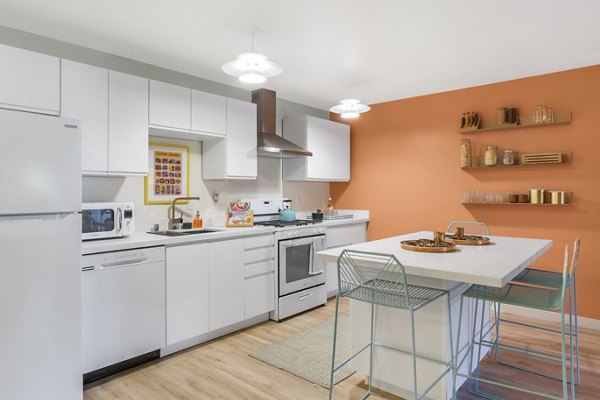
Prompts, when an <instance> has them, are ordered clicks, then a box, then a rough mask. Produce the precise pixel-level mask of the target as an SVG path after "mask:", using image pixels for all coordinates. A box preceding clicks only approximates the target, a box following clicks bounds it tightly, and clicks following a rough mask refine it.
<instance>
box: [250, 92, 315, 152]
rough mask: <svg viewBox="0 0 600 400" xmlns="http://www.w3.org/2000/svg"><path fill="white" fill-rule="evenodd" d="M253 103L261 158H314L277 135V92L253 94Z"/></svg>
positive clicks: (258, 150)
mask: <svg viewBox="0 0 600 400" xmlns="http://www.w3.org/2000/svg"><path fill="white" fill-rule="evenodd" d="M252 102H253V103H254V104H256V106H257V107H256V109H257V112H258V118H257V122H258V149H257V153H258V156H259V157H271V158H288V157H312V153H311V152H310V151H307V150H305V149H303V148H302V147H300V146H298V145H296V144H294V143H292V142H290V141H289V140H287V139H284V138H282V137H281V136H279V135H277V133H275V102H276V98H275V92H274V91H272V90H269V89H258V90H254V91H253V92H252Z"/></svg>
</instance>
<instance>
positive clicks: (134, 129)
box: [84, 71, 148, 175]
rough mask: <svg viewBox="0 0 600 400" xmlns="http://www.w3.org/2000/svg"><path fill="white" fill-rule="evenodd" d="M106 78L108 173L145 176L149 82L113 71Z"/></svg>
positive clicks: (146, 170)
mask: <svg viewBox="0 0 600 400" xmlns="http://www.w3.org/2000/svg"><path fill="white" fill-rule="evenodd" d="M108 77H109V79H108V83H109V90H108V93H109V97H108V116H109V118H108V132H109V140H108V173H109V174H112V175H121V174H122V175H137V174H139V175H145V174H147V172H148V79H146V78H142V77H139V76H134V75H128V74H124V73H121V72H116V71H109V75H108ZM84 129H85V128H84Z"/></svg>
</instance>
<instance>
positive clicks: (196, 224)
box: [192, 211, 202, 229]
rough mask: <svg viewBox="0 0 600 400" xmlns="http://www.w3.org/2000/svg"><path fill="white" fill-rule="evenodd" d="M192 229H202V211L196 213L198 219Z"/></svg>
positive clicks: (195, 219)
mask: <svg viewBox="0 0 600 400" xmlns="http://www.w3.org/2000/svg"><path fill="white" fill-rule="evenodd" d="M192 227H193V228H194V229H200V228H202V218H200V211H196V218H194V222H193V225H192Z"/></svg>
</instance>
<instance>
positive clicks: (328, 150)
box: [283, 116, 350, 182]
mask: <svg viewBox="0 0 600 400" xmlns="http://www.w3.org/2000/svg"><path fill="white" fill-rule="evenodd" d="M283 137H285V138H286V139H288V140H290V141H292V142H294V143H295V144H297V145H299V146H301V147H303V148H305V149H307V150H308V151H310V152H312V153H313V156H312V157H295V158H286V159H284V160H283V179H284V180H288V181H326V182H348V181H349V180H350V126H349V125H346V124H340V123H339V122H334V121H329V120H326V119H322V118H316V117H311V116H303V117H299V118H284V120H283Z"/></svg>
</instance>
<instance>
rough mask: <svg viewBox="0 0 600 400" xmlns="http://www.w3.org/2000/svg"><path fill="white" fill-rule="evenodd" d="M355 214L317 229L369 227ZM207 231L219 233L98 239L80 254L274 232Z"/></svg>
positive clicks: (265, 228) (364, 217)
mask: <svg viewBox="0 0 600 400" xmlns="http://www.w3.org/2000/svg"><path fill="white" fill-rule="evenodd" d="M344 212H347V213H352V215H353V218H349V219H341V220H334V221H323V222H322V223H318V224H315V225H318V226H337V225H348V224H357V223H366V222H368V221H369V212H368V211H365V210H356V211H352V210H344ZM297 215H298V217H299V218H305V217H306V212H301V213H297ZM204 228H205V229H210V230H216V231H218V232H211V233H202V234H196V235H189V236H176V237H173V236H161V235H154V234H150V233H146V232H137V233H135V234H134V235H131V236H128V237H124V238H117V239H99V240H89V241H85V242H82V244H81V254H82V255H86V254H94V253H105V252H108V251H120V250H129V249H135V248H142V247H152V246H178V245H183V244H192V243H200V242H212V241H218V240H228V239H235V238H240V237H246V236H258V235H268V234H273V232H274V228H273V227H270V226H258V225H256V226H253V227H249V228H227V227H224V226H206V227H204Z"/></svg>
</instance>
